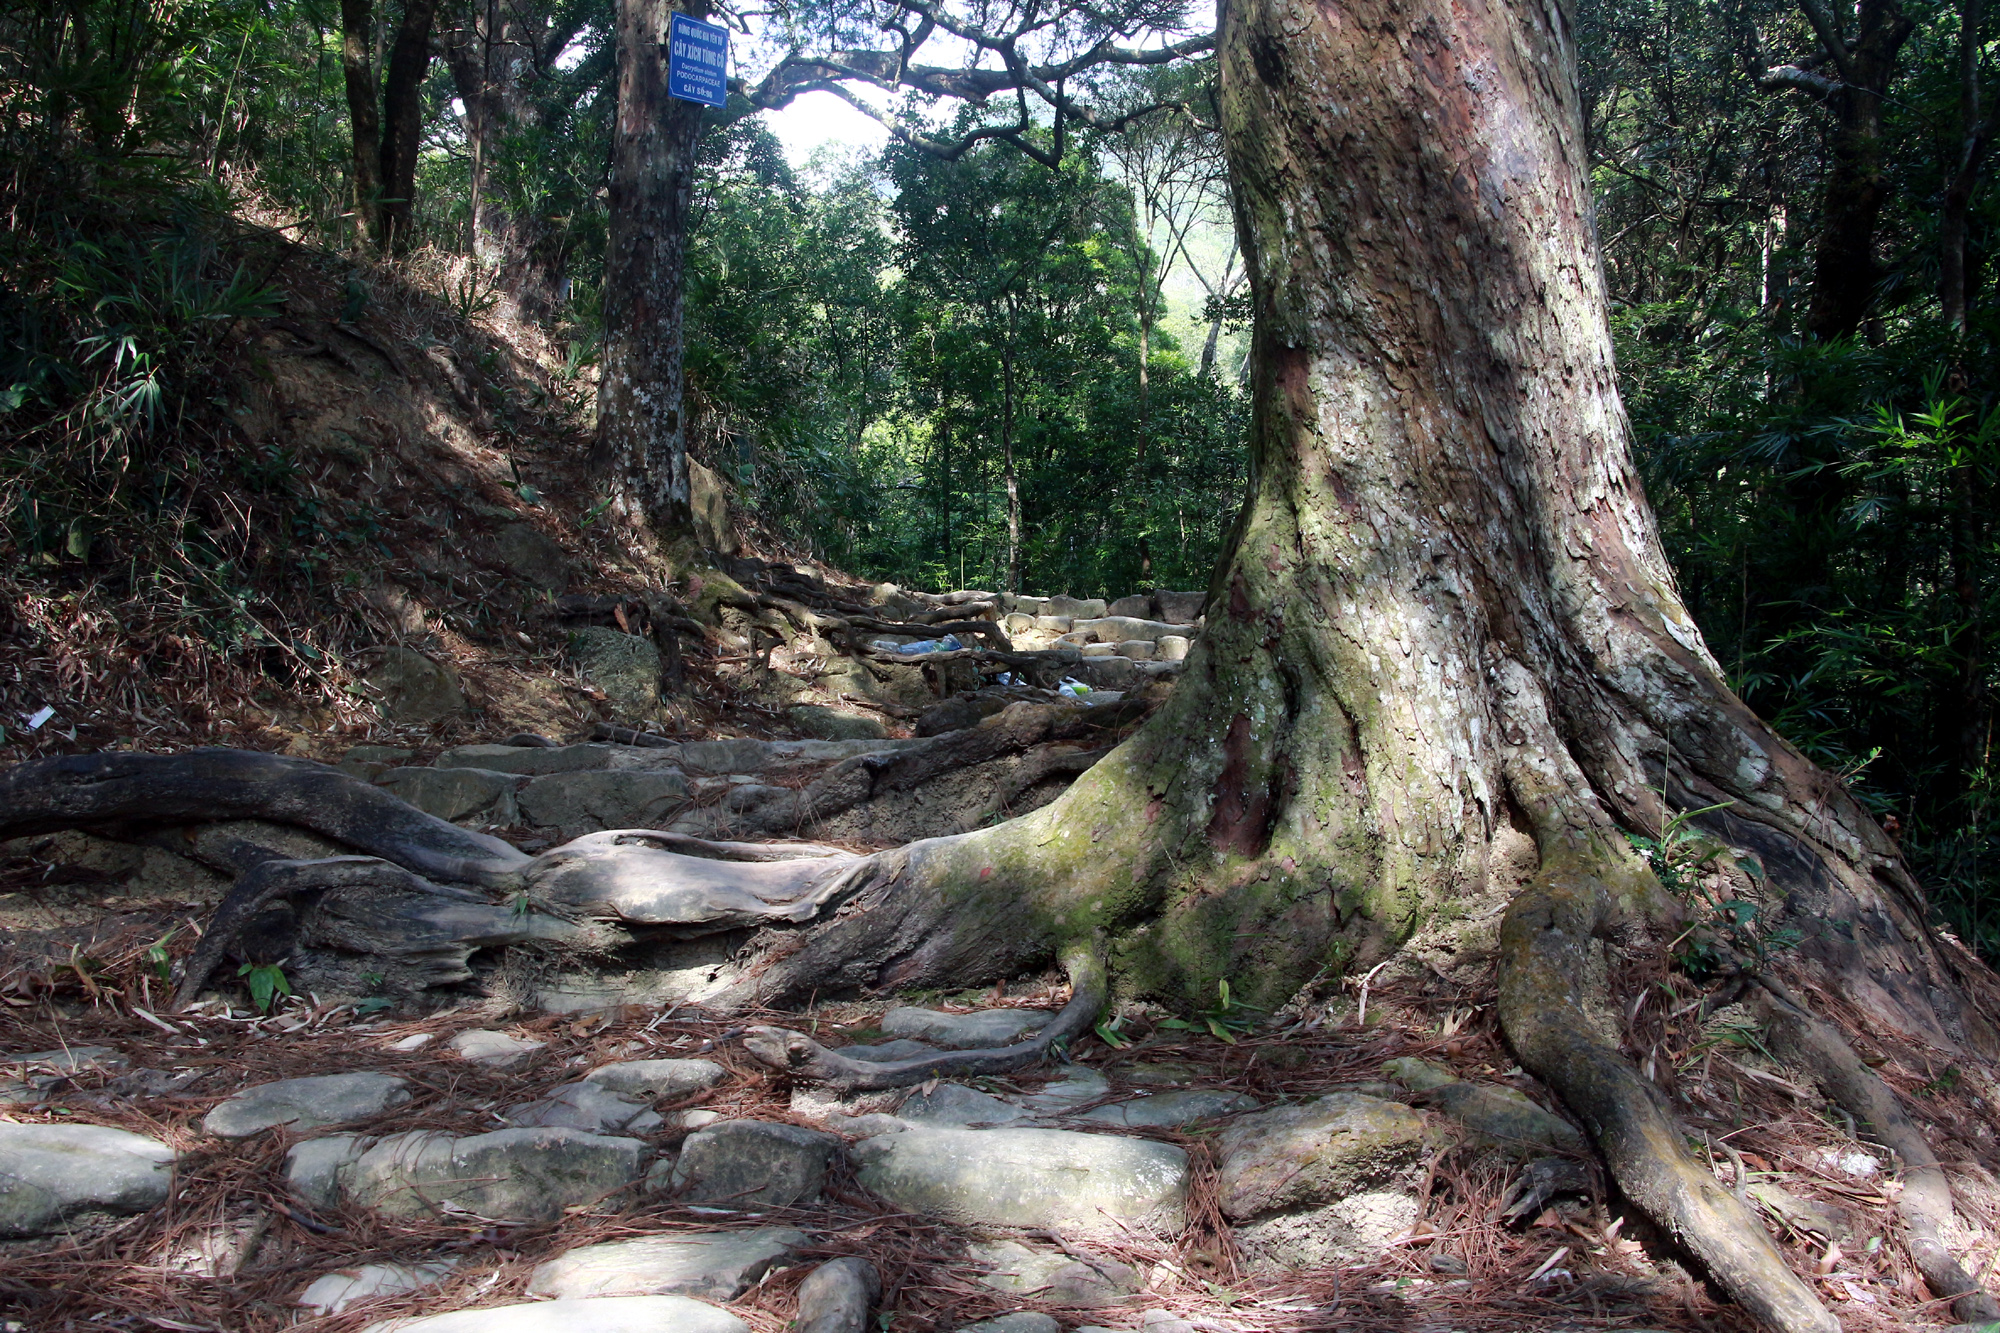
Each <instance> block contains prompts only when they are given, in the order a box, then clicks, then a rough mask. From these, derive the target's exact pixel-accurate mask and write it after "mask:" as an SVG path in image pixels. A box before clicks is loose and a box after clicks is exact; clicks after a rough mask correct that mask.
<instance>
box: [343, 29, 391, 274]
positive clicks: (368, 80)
mask: <svg viewBox="0 0 2000 1333" xmlns="http://www.w3.org/2000/svg"><path fill="white" fill-rule="evenodd" d="M374 34H375V6H374V3H373V0H340V72H341V77H342V80H343V82H344V84H345V86H346V89H347V120H348V129H349V132H350V135H351V137H352V140H353V152H352V155H351V157H350V160H349V163H348V173H349V176H350V180H349V184H350V186H351V187H352V188H353V191H354V198H353V199H352V200H351V201H350V202H351V204H352V206H353V208H354V211H355V215H356V218H357V222H356V227H357V234H358V229H359V228H361V227H364V226H365V227H366V229H367V230H368V231H369V232H371V233H372V232H373V231H374V229H375V224H374V218H375V209H376V206H377V204H378V202H379V201H380V200H381V197H382V111H381V107H380V106H379V105H378V104H377V103H376V100H375V96H376V94H375V66H374V63H373V60H372V59H371V57H370V51H371V49H372V47H373V44H374Z"/></svg>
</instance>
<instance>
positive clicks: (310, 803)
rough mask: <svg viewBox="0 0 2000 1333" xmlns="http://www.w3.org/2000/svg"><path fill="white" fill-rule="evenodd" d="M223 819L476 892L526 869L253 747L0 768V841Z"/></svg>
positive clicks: (403, 807) (384, 800)
mask: <svg viewBox="0 0 2000 1333" xmlns="http://www.w3.org/2000/svg"><path fill="white" fill-rule="evenodd" d="M225 819H267V820H271V821H273V822H275V823H280V824H292V825H296V826H297V827H299V828H303V829H310V830H311V831H313V832H314V833H319V834H323V835H324V836H326V837H329V838H332V839H333V840H334V841H336V842H340V843H343V844H345V845H346V846H349V847H352V848H354V849H355V850H357V851H362V852H367V853H369V854H371V855H374V856H380V857H383V858H385V859H387V860H390V861H394V862H395V863H396V864H398V865H401V866H405V867H408V868H409V869H411V870H414V871H416V872H417V873H418V874H420V875H425V876H428V877H431V878H435V879H443V880H448V881H451V882H454V883H460V884H477V885H480V886H482V887H486V888H505V887H509V886H510V885H512V884H513V883H514V882H515V881H516V880H517V878H518V875H519V872H520V871H521V869H522V868H523V867H525V866H526V865H527V863H528V858H527V856H526V855H524V854H523V853H521V852H519V851H517V850H515V849H514V848H513V847H511V846H509V845H508V844H507V843H504V842H502V841H501V840H500V839H498V838H490V837H487V836H486V835H485V834H483V833H474V832H472V831H471V830H469V829H462V828H460V827H458V825H456V824H452V823H448V822H446V821H445V820H442V819H439V818H437V817H436V816H434V815H427V814H425V813H424V812H423V811H421V810H419V809H417V808H416V807H415V806H413V805H410V804H408V803H406V802H404V801H402V800H400V799H399V798H397V797H396V796H394V795H392V794H391V793H389V792H387V791H384V790H383V789H381V788H380V787H375V786H371V785H370V784H368V783H366V782H362V781H360V780H358V779H356V778H352V777H350V776H348V775H347V774H345V773H341V772H339V771H337V770H335V769H331V768H328V767H327V766H326V765H324V764H318V763H314V762H313V761H311V760H309V759H293V758H290V757H288V756H286V755H275V754H260V753H258V752H256V751H254V750H225V749H207V750H190V751H187V752H185V753H182V754H134V753H130V752H127V751H117V752H112V753H105V754H77V755H63V756H61V757H58V758H54V759H36V760H32V761H30V762H28V763H25V764H16V765H14V766H13V767H11V768H8V769H5V770H0V838H19V837H23V836H26V835H28V834H34V833H53V832H56V831H58V830H61V829H70V828H85V827H89V826H91V825H107V824H117V823H126V824H132V825H138V826H142V827H143V826H152V827H158V826H160V825H164V824H187V823H205V822H213V821H217V820H225Z"/></svg>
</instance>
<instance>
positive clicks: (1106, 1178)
mask: <svg viewBox="0 0 2000 1333" xmlns="http://www.w3.org/2000/svg"><path fill="white" fill-rule="evenodd" d="M848 1151H849V1153H850V1154H851V1155H852V1156H853V1158H854V1159H855V1160H856V1162H858V1163H859V1164H860V1168H861V1169H860V1171H859V1174H858V1178H859V1180H860V1182H861V1184H862V1186H863V1187H864V1188H866V1189H868V1190H869V1191H871V1192H872V1193H874V1194H875V1195H877V1196H878V1197H880V1198H882V1199H883V1200H885V1201H887V1202H888V1203H890V1204H892V1205H894V1206H896V1207H898V1208H905V1209H908V1210H909V1211H911V1212H918V1213H926V1214H929V1215H930V1216H933V1217H939V1218H943V1219H945V1220H947V1221H953V1222H961V1223H969V1224H972V1225H980V1226H1011V1227H1045V1228H1053V1229H1059V1230H1062V1231H1065V1232H1072V1233H1074V1232H1089V1233H1099V1232H1106V1231H1110V1232H1113V1233H1115V1234H1116V1233H1117V1229H1118V1227H1119V1225H1120V1224H1121V1223H1122V1224H1124V1225H1127V1226H1134V1227H1142V1228H1150V1229H1153V1230H1156V1231H1162V1232H1177V1231H1179V1230H1180V1229H1181V1228H1182V1226H1184V1225H1185V1224H1186V1220H1187V1217H1186V1212H1187V1185H1188V1164H1187V1154H1186V1153H1185V1152H1183V1151H1181V1150H1180V1149H1179V1148H1176V1147H1173V1146H1171V1145H1169V1144H1164V1143H1152V1142H1148V1141H1146V1140H1143V1139H1130V1138H1120V1137H1115V1136H1112V1135H1108V1134H1079V1133H1075V1132H1073V1131H1070V1130H1060V1129H933V1128H929V1127H924V1126H916V1127H912V1128H910V1129H906V1130H903V1131H901V1132H899V1133H893V1134H881V1135H877V1136H876V1137H874V1138H870V1139H863V1140H862V1141H861V1142H859V1143H857V1144H855V1145H854V1146H853V1147H852V1148H850V1149H849V1150H848Z"/></svg>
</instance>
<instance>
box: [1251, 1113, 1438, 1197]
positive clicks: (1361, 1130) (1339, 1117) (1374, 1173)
mask: <svg viewBox="0 0 2000 1333" xmlns="http://www.w3.org/2000/svg"><path fill="white" fill-rule="evenodd" d="M1425 1145H1426V1135H1425V1133H1424V1122H1423V1117H1421V1116H1419V1115H1418V1114H1417V1113H1416V1112H1415V1111H1412V1110H1411V1109H1410V1108H1409V1107H1407V1106H1404V1105H1403V1104H1402V1103H1400V1102H1391V1101H1383V1100H1382V1099H1381V1098H1378V1097H1366V1096H1363V1095H1361V1094H1359V1093H1352V1092H1330V1093H1328V1094H1326V1095H1325V1096H1323V1097H1318V1098H1315V1099H1314V1100H1312V1101H1309V1102H1305V1103H1302V1104H1300V1105H1297V1106H1279V1107H1275V1108H1273V1109H1271V1110H1269V1111H1259V1112H1258V1113H1256V1114H1255V1115H1246V1116H1243V1117H1241V1118H1240V1119H1238V1120H1236V1121H1234V1122H1233V1123H1232V1124H1230V1125H1229V1126H1228V1127H1227V1128H1225V1129H1224V1130H1223V1131H1222V1133H1221V1134H1220V1135H1218V1136H1217V1139H1216V1149H1217V1155H1218V1157H1219V1158H1220V1159H1221V1162H1220V1165H1221V1171H1220V1176H1221V1179H1220V1182H1219V1184H1220V1187H1221V1195H1222V1199H1221V1202H1222V1211H1223V1212H1224V1213H1225V1214H1226V1215H1227V1216H1229V1217H1230V1218H1232V1219H1234V1220H1236V1221H1243V1220H1246V1219H1249V1218H1253V1217H1259V1216H1261V1215H1263V1214H1265V1213H1271V1212H1276V1211H1279V1210H1281V1209H1292V1208H1310V1207H1317V1206H1319V1205H1323V1204H1328V1203H1331V1202H1333V1201H1334V1200H1336V1199H1343V1198H1346V1197H1347V1196H1348V1195H1351V1194H1356V1193H1359V1192H1360V1191H1362V1190H1366V1189H1370V1188H1374V1187H1378V1186H1382V1185H1388V1184H1392V1183H1397V1182H1399V1181H1400V1180H1401V1178H1402V1177H1403V1176H1404V1175H1405V1174H1406V1173H1408V1172H1409V1171H1411V1170H1412V1169H1414V1168H1415V1167H1416V1165H1417V1163H1418V1162H1419V1161H1420V1160H1421V1159H1422V1157H1423V1153H1424V1148H1425Z"/></svg>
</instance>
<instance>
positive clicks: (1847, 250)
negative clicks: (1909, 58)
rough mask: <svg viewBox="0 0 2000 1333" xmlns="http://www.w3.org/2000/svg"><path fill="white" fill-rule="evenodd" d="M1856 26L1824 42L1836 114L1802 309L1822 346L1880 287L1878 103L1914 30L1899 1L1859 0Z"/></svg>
mask: <svg viewBox="0 0 2000 1333" xmlns="http://www.w3.org/2000/svg"><path fill="white" fill-rule="evenodd" d="M1860 20H1861V22H1860V28H1859V31H1858V32H1857V34H1856V36H1855V39H1854V42H1853V44H1852V45H1851V46H1848V45H1846V44H1845V43H1843V42H1842V40H1841V38H1840V36H1839V34H1838V33H1832V34H1822V36H1821V40H1822V42H1823V43H1826V44H1828V45H1829V47H1830V48H1835V49H1831V50H1830V52H1829V53H1830V54H1832V55H1834V56H1835V58H1836V61H1837V63H1838V64H1839V65H1840V66H1841V75H1842V78H1841V81H1840V85H1839V87H1838V88H1837V89H1836V90H1835V92H1834V93H1833V95H1832V97H1831V98H1829V99H1828V101H1829V103H1830V105H1831V106H1832V109H1833V113H1834V131H1833V145H1832V149H1833V162H1832V165H1831V168H1830V169H1829V171H1828V173H1827V178H1826V188H1825V191H1824V193H1823V195H1822V196H1821V202H1820V225H1819V240H1818V243H1817V244H1816V245H1815V247H1814V250H1813V283H1812V299H1811V302H1810V304H1809V305H1808V306H1807V308H1806V331H1807V332H1808V333H1811V334H1812V335H1813V336H1814V337H1815V338H1819V339H1821V340H1826V339H1830V338H1847V337H1852V336H1853V335H1854V333H1855V332H1856V331H1857V330H1858V329H1859V328H1860V327H1861V321H1862V319H1863V318H1864V317H1865V316H1866V315H1867V313H1868V306H1869V303H1870V302H1871V301H1872V300H1873V299H1874V296H1875V286H1876V284H1877V283H1878V282H1880V281H1881V277H1882V271H1881V265H1880V264H1878V263H1877V262H1876V259H1875V224H1876V221H1877V219H1878V218H1879V217H1880V216H1881V213H1882V205H1883V204H1884V203H1885V202H1886V201H1887V200H1888V197H1889V183H1888V179H1887V178H1886V177H1885V176H1884V174H1883V170H1882V166H1883V163H1882V103H1883V99H1884V98H1885V97H1886V96H1887V95H1888V91H1889V82H1890V80H1891V79H1892V78H1894V76H1895V72H1896V57H1897V55H1898V54H1899V53H1900V52H1901V51H1902V49H1903V43H1904V42H1906V41H1908V40H1909V37H1910V34H1911V33H1912V32H1914V31H1915V30H1916V25H1915V24H1914V23H1913V22H1911V20H1910V19H1909V18H1908V17H1906V16H1905V15H1904V13H1903V11H1902V8H1901V6H1900V5H1899V4H1898V3H1897V0H1861V4H1860ZM1829 38H1830V40H1829Z"/></svg>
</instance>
